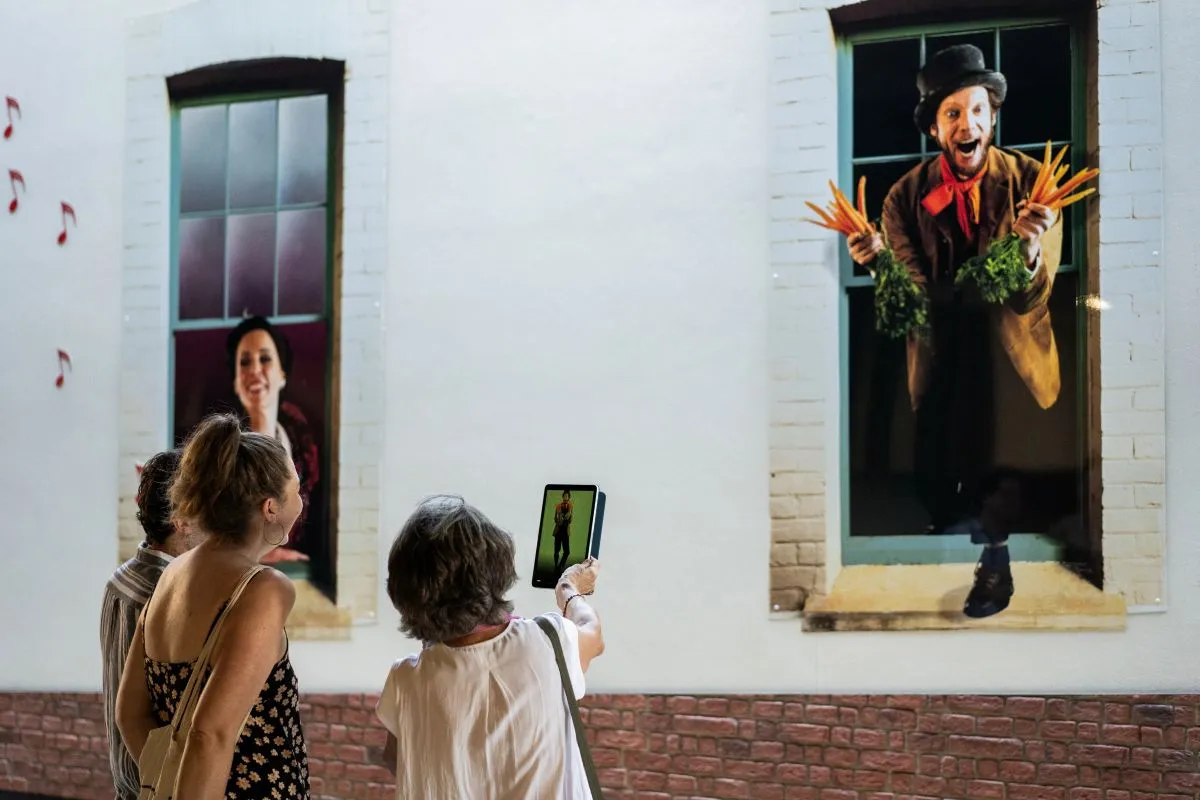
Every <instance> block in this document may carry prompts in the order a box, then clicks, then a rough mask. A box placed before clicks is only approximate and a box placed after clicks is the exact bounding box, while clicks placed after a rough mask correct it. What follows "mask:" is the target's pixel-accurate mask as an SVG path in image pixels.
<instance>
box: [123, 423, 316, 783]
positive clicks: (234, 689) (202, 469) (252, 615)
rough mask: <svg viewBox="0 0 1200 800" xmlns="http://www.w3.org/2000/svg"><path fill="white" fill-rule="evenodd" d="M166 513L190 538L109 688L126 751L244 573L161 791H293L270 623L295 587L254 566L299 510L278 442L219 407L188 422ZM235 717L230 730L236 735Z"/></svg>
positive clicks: (299, 732)
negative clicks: (176, 761) (169, 786)
mask: <svg viewBox="0 0 1200 800" xmlns="http://www.w3.org/2000/svg"><path fill="white" fill-rule="evenodd" d="M170 498H171V504H172V507H173V509H174V513H175V516H176V517H177V518H178V519H179V520H180V522H183V523H186V524H189V525H191V526H193V527H194V528H195V530H196V531H197V532H198V533H199V534H200V535H201V536H203V537H204V538H203V541H202V543H201V544H199V545H198V546H196V547H195V548H193V549H192V550H190V551H189V552H187V553H185V554H183V555H181V556H179V557H178V558H176V559H175V560H174V561H173V562H171V564H170V565H169V566H168V567H167V568H166V569H165V570H164V571H163V574H162V578H161V579H160V580H159V584H158V588H157V589H156V590H155V593H154V596H153V597H152V598H151V600H150V602H149V603H148V604H147V605H146V608H145V610H144V612H143V614H142V617H141V618H140V619H139V620H138V625H137V628H136V630H135V633H134V638H133V644H132V645H131V646H130V649H129V655H128V658H127V660H126V663H125V670H124V673H123V675H122V677H121V685H120V689H119V691H118V695H117V724H118V727H119V728H120V731H121V736H122V738H123V739H124V741H125V744H126V746H127V747H128V749H129V751H130V752H131V753H139V754H140V753H141V752H142V748H143V747H144V746H145V744H146V739H147V737H148V736H149V734H150V731H151V730H152V729H154V728H157V727H160V726H162V725H165V724H167V723H169V722H170V721H171V719H172V716H173V715H174V713H175V709H176V705H177V703H178V702H179V699H180V696H181V695H182V693H183V689H184V686H186V685H187V681H188V678H189V676H190V674H191V668H192V665H193V664H195V662H196V660H197V658H198V656H199V654H200V652H201V651H202V650H203V648H204V644H205V641H206V640H207V638H208V634H209V633H210V632H211V630H212V627H213V625H214V624H215V622H216V620H217V618H218V617H219V616H220V614H221V612H222V611H224V610H225V606H226V605H227V604H228V601H229V599H230V597H231V595H232V594H233V592H234V590H235V588H236V587H237V586H238V585H239V584H240V583H241V582H242V580H243V579H244V578H247V577H249V583H248V584H247V585H246V587H245V590H244V592H243V593H242V595H241V597H240V599H239V600H238V601H237V602H236V603H235V604H233V605H232V606H231V607H230V608H229V611H228V614H227V615H226V617H225V620H224V622H223V623H222V628H221V631H220V636H219V637H218V639H217V640H216V644H215V647H214V650H213V653H212V656H211V658H210V660H209V671H208V672H207V674H206V675H205V676H201V683H200V686H199V691H200V695H199V702H198V704H197V706H196V711H195V716H194V717H193V721H192V727H191V731H190V733H189V735H188V739H187V742H186V746H185V748H184V751H183V760H182V763H181V764H180V769H179V778H178V783H177V784H176V786H175V791H174V795H173V796H174V798H175V800H191V798H213V799H214V800H216V799H217V798H228V800H250V799H253V800H258V799H259V798H261V800H267V799H268V798H270V799H271V800H280V798H296V797H300V798H307V797H308V794H309V782H308V757H307V747H306V745H305V740H304V732H303V729H302V728H301V725H300V698H299V692H298V688H297V682H296V676H295V673H294V672H293V670H292V665H291V661H290V659H289V657H288V641H287V634H286V633H285V631H284V623H285V622H286V620H287V618H288V614H289V613H290V612H291V610H292V606H293V604H294V603H295V589H294V588H293V586H292V583H291V581H290V580H289V579H288V578H287V577H286V576H284V575H283V574H282V573H280V572H277V571H276V570H274V569H271V568H269V567H264V566H262V565H261V563H260V562H261V561H262V560H263V557H264V556H265V555H267V554H268V553H270V552H271V551H272V550H274V549H275V548H276V547H278V546H279V545H281V544H282V543H283V542H284V541H285V540H286V538H287V533H288V531H289V530H291V528H292V525H293V524H294V523H295V521H296V519H297V518H298V517H299V516H300V513H301V511H302V510H303V500H302V499H301V497H300V482H299V479H298V478H297V476H296V469H295V467H294V466H293V464H292V461H291V459H290V458H288V454H287V451H286V450H285V449H284V447H283V445H282V444H280V442H279V441H278V440H277V439H275V438H274V437H271V436H265V435H263V434H260V433H255V432H253V431H246V430H243V429H242V426H241V423H240V421H239V420H238V418H237V416H235V415H233V414H218V415H212V416H209V417H207V418H206V419H204V420H203V421H202V422H201V423H200V424H199V425H198V426H197V427H196V429H195V430H194V431H193V433H192V435H191V437H190V438H189V439H188V442H187V444H186V446H185V447H184V449H183V455H182V458H181V460H180V464H179V469H178V472H177V474H176V477H175V481H174V483H173V484H172V486H171V489H170ZM243 722H244V723H245V727H244V729H242V732H241V734H240V736H239V734H238V731H239V729H240V728H242V725H243Z"/></svg>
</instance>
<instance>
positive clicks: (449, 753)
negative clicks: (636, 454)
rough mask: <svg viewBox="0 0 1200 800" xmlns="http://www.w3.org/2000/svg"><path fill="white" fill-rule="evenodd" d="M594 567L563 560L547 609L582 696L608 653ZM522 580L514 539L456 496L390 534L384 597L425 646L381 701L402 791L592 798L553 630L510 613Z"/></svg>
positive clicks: (399, 667) (396, 673)
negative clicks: (591, 670) (590, 599)
mask: <svg viewBox="0 0 1200 800" xmlns="http://www.w3.org/2000/svg"><path fill="white" fill-rule="evenodd" d="M599 569H600V565H599V563H598V562H597V561H596V560H595V559H592V558H589V559H587V560H586V561H584V562H583V563H581V564H576V565H574V566H572V567H570V568H569V569H567V570H566V571H565V572H564V573H563V575H562V577H561V578H560V579H559V583H558V586H557V588H556V589H555V597H556V599H557V601H558V608H559V610H560V611H561V612H562V613H561V615H560V614H554V613H551V614H546V615H544V618H545V619H547V620H548V621H549V622H550V623H551V624H552V626H553V628H554V630H555V631H556V633H557V635H558V640H559V643H560V646H561V649H562V651H563V656H564V657H565V661H566V666H567V672H568V674H569V676H570V680H571V685H572V689H573V691H574V695H575V697H576V698H581V697H583V695H584V688H585V687H584V673H585V672H586V671H587V668H588V665H589V664H590V663H591V661H592V659H593V658H596V657H597V656H599V655H600V654H601V653H603V652H604V636H603V634H602V633H601V630H600V619H599V617H597V616H596V612H595V611H593V610H592V608H591V606H589V605H588V603H587V602H586V600H585V599H584V597H583V595H585V594H591V592H592V591H593V589H594V588H595V584H596V577H597V574H598V572H599ZM516 580H517V572H516V567H515V548H514V546H513V540H512V537H511V536H509V534H508V533H506V532H505V531H503V530H501V529H500V528H499V527H497V526H496V525H495V524H493V523H492V521H491V520H489V519H488V518H487V517H486V516H484V515H483V514H482V513H481V512H480V511H479V510H478V509H476V508H474V507H472V506H470V505H468V504H467V503H466V502H464V501H463V500H462V498H459V497H452V496H438V497H434V498H431V499H429V500H426V501H425V502H423V503H421V504H420V505H419V506H418V507H417V509H416V511H414V512H413V514H412V516H410V517H409V519H408V521H407V522H406V523H405V525H404V527H403V528H402V529H401V531H400V533H399V534H398V535H397V537H396V540H395V542H394V543H393V544H392V549H391V552H390V553H389V555H388V577H387V592H388V596H389V597H390V598H391V600H392V604H393V605H394V606H395V607H396V610H397V611H399V612H400V629H401V630H402V631H403V632H404V633H406V634H408V635H409V636H411V637H413V638H415V639H417V640H419V641H421V642H423V643H424V647H423V649H422V650H421V652H420V653H418V654H415V655H411V656H409V657H408V658H404V659H401V660H399V661H397V662H395V664H393V665H392V668H391V670H390V672H389V673H388V676H387V681H386V683H385V684H384V687H383V691H382V693H381V694H380V698H379V704H378V706H377V707H376V714H377V715H378V717H379V719H380V720H381V721H382V722H383V724H384V726H385V727H386V728H387V730H388V741H387V746H386V748H385V759H387V760H388V761H389V762H390V763H389V767H391V768H392V769H393V770H394V771H395V773H396V797H397V798H411V797H427V798H465V797H492V798H534V797H537V798H542V797H553V798H561V800H579V799H580V798H590V797H591V794H590V791H589V789H588V784H587V780H586V777H585V773H584V766H583V762H582V758H581V755H580V752H579V747H578V743H577V740H576V737H575V731H574V730H573V729H572V721H571V716H570V712H569V707H568V705H567V702H566V695H565V690H564V687H563V680H562V677H561V676H560V674H559V669H558V665H557V661H556V657H555V653H554V649H553V645H552V643H551V640H550V638H549V637H548V636H547V635H546V633H545V632H544V631H543V630H542V629H541V628H540V627H539V626H538V624H537V622H536V621H535V620H531V619H521V618H518V617H514V616H512V614H511V611H512V607H513V606H512V603H511V602H510V601H509V600H508V599H507V594H508V592H509V590H510V589H512V587H513V584H514V583H516ZM597 800H598V798H597Z"/></svg>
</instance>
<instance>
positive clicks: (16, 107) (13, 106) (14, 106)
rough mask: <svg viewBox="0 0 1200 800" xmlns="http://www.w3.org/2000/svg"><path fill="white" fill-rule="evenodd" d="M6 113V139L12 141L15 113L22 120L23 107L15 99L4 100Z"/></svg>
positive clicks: (7, 98)
mask: <svg viewBox="0 0 1200 800" xmlns="http://www.w3.org/2000/svg"><path fill="white" fill-rule="evenodd" d="M4 105H5V111H6V112H7V113H8V127H7V128H5V129H4V138H5V139H11V138H12V135H13V112H14V111H15V112H17V119H20V118H21V105H20V104H19V103H18V102H17V99H16V98H15V97H6V98H4Z"/></svg>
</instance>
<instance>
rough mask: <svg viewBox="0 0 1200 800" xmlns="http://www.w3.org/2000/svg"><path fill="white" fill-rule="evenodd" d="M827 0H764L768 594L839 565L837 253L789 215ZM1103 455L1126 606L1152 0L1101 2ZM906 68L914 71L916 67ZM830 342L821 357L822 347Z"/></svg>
mask: <svg viewBox="0 0 1200 800" xmlns="http://www.w3.org/2000/svg"><path fill="white" fill-rule="evenodd" d="M844 5H849V3H846V2H829V0H773V2H772V4H771V6H772V14H771V20H772V22H771V33H772V36H771V42H770V55H771V58H772V70H771V80H772V108H771V128H772V145H771V146H772V162H771V179H770V190H771V203H770V209H771V225H770V236H771V254H772V273H773V275H774V292H773V293H772V294H773V297H772V302H771V309H770V314H771V358H772V364H771V370H772V395H773V397H772V414H771V426H772V429H771V438H770V447H771V453H770V467H771V472H772V479H771V496H770V508H771V515H772V518H773V526H772V540H773V543H774V544H773V547H772V551H771V574H772V597H771V601H772V603H773V604H778V605H780V606H782V607H784V608H787V607H789V606H788V604H789V603H792V602H794V601H796V600H797V599H798V598H799V597H801V595H802V594H804V593H811V592H814V591H815V592H822V591H824V590H825V589H826V588H827V586H828V583H827V577H828V578H829V579H832V578H833V577H834V576H835V575H836V573H837V570H838V569H839V568H840V564H837V563H832V562H831V563H828V564H827V563H826V553H827V552H829V551H831V550H833V551H834V552H836V548H831V547H829V545H830V544H831V543H836V542H837V541H838V539H839V537H840V535H841V532H840V526H841V521H840V518H838V514H839V512H838V509H837V505H838V501H837V498H839V497H840V496H841V492H842V491H843V487H842V486H841V485H840V473H839V472H838V471H837V468H836V465H837V463H838V461H839V458H838V457H837V456H838V455H839V454H838V453H837V448H838V447H840V444H839V441H838V430H837V426H838V409H839V404H840V396H839V392H840V388H839V383H838V379H839V373H838V369H839V367H838V363H837V360H836V351H837V335H838V317H837V315H838V304H839V296H838V291H839V289H838V282H837V249H838V248H840V247H841V246H842V242H841V240H840V239H839V238H838V237H837V236H835V235H833V234H827V233H826V232H824V231H822V230H821V229H819V228H816V227H814V226H811V225H808V224H807V223H804V222H801V221H800V218H801V217H806V216H809V212H808V210H807V209H806V208H805V206H804V201H805V200H811V201H814V202H817V203H818V204H824V203H825V202H826V200H827V196H828V192H829V190H828V186H827V182H828V181H829V180H831V179H832V180H836V179H837V166H838V161H837V159H838V153H837V92H838V86H837V85H836V76H837V72H836V58H835V52H834V37H833V31H832V29H831V26H830V22H829V17H828V12H827V9H828V8H831V7H833V6H844ZM1097 23H1098V33H1099V35H1098V39H1099V47H1098V54H1097V64H1096V69H1097V73H1098V75H1099V78H1098V80H1097V95H1098V100H1099V113H1098V115H1097V116H1098V125H1099V130H1098V140H1099V149H1098V153H1097V158H1098V166H1099V167H1100V169H1101V170H1102V175H1101V177H1100V180H1099V188H1100V196H1101V197H1100V202H1099V220H1098V224H1097V226H1096V230H1097V231H1098V235H1099V239H1100V264H1099V268H1100V292H1101V294H1102V296H1103V298H1104V300H1105V301H1107V303H1108V307H1107V309H1106V310H1104V311H1103V312H1102V315H1101V329H1102V339H1101V347H1100V350H1101V396H1100V405H1101V427H1102V439H1101V450H1102V454H1103V459H1104V462H1103V485H1104V495H1103V504H1104V517H1103V524H1104V530H1105V534H1104V536H1105V538H1104V548H1105V574H1106V582H1107V586H1108V589H1109V590H1110V591H1114V592H1119V593H1121V594H1123V595H1124V596H1125V598H1126V599H1127V601H1128V602H1129V603H1131V604H1139V605H1141V604H1155V603H1160V602H1162V601H1163V597H1164V594H1163V585H1162V582H1163V572H1164V571H1163V569H1162V552H1163V542H1162V537H1163V520H1164V511H1163V507H1164V502H1165V486H1164V480H1165V442H1166V436H1165V433H1166V431H1165V413H1164V411H1163V398H1164V395H1163V387H1164V377H1163V364H1164V348H1163V341H1164V339H1163V317H1162V308H1163V296H1162V286H1163V282H1162V263H1161V258H1160V251H1161V240H1162V231H1161V215H1162V205H1163V200H1162V191H1163V190H1162V165H1161V162H1160V152H1161V142H1162V102H1161V79H1160V66H1159V42H1160V35H1159V23H1158V0H1108V2H1106V3H1105V4H1104V5H1103V7H1101V8H1100V9H1099V10H1098V19H1097ZM914 78H915V76H914ZM831 352H832V354H833V357H831V355H830V354H831Z"/></svg>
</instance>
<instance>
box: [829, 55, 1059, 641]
mask: <svg viewBox="0 0 1200 800" xmlns="http://www.w3.org/2000/svg"><path fill="white" fill-rule="evenodd" d="M917 89H918V91H919V93H920V101H919V102H918V103H917V106H916V109H915V110H914V112H913V121H914V123H915V124H916V126H917V129H918V130H919V131H920V132H921V133H922V134H924V135H926V136H928V137H930V139H932V140H933V141H934V142H936V144H937V147H938V150H939V152H938V154H937V155H936V156H933V157H931V158H929V159H927V160H925V161H924V162H922V163H921V164H918V165H917V166H915V167H913V169H911V170H910V171H909V172H908V173H907V174H905V175H904V176H903V177H901V178H900V179H899V180H898V181H897V182H896V184H895V185H894V186H892V188H891V190H890V191H889V192H888V194H887V198H886V199H885V201H884V206H883V217H882V236H881V235H880V234H873V235H866V234H861V235H857V236H853V237H851V238H849V239H848V240H847V244H848V247H849V249H850V255H851V257H852V258H853V259H854V261H855V262H856V263H857V264H859V265H862V266H864V267H866V268H867V269H871V264H872V262H873V261H874V260H875V257H876V256H877V255H878V254H879V252H880V251H881V250H882V249H883V246H884V237H886V241H887V243H888V244H889V245H890V246H891V248H892V250H893V252H894V253H895V255H896V257H897V259H899V260H900V261H901V262H903V263H904V264H905V265H906V266H907V268H908V270H909V272H910V273H911V274H912V276H913V278H914V280H915V281H916V282H917V284H918V285H919V286H921V287H922V288H923V289H924V290H925V292H926V293H927V295H928V297H929V300H930V326H931V331H930V335H929V336H928V337H925V338H922V337H918V336H916V335H915V334H914V335H910V336H909V338H908V341H907V342H906V346H907V366H908V392H909V399H910V401H911V405H912V409H913V412H914V413H915V415H916V420H915V422H916V446H915V452H914V465H913V466H914V475H915V478H916V482H917V491H918V493H919V495H920V497H921V500H922V502H923V504H924V505H925V507H926V509H927V510H928V512H929V514H930V526H929V531H930V532H931V533H941V532H946V531H947V530H948V529H950V530H951V531H952V530H954V529H956V528H957V529H959V530H961V529H962V528H961V527H960V526H958V525H956V523H958V522H960V521H961V519H962V516H963V515H964V513H966V512H967V509H968V505H969V499H970V497H971V494H972V492H973V491H976V490H978V489H982V488H983V483H984V481H985V480H986V478H985V476H984V475H983V472H984V471H985V470H986V469H987V468H988V466H989V464H988V462H989V461H990V459H991V457H990V449H991V445H990V443H991V439H992V437H993V435H994V422H993V419H992V415H991V413H990V409H991V407H992V405H993V403H994V402H995V401H994V397H993V393H992V392H991V391H990V381H991V374H992V371H991V370H992V365H991V363H990V359H989V358H988V357H987V354H988V353H989V351H990V350H989V348H990V340H989V339H990V336H991V335H992V332H994V333H995V335H997V336H998V337H999V341H1000V344H1001V346H1002V349H1003V351H1004V352H1005V353H1006V354H1007V356H1008V361H1009V362H1010V363H1011V365H1012V367H1013V369H1015V370H1016V372H1017V374H1018V375H1019V376H1020V377H1021V379H1022V381H1023V382H1024V384H1025V386H1026V388H1027V389H1028V391H1029V392H1030V394H1031V395H1032V396H1033V399H1034V400H1035V401H1036V402H1037V405H1038V406H1039V407H1040V408H1042V409H1046V408H1049V407H1050V406H1052V405H1053V404H1054V403H1055V401H1056V400H1057V399H1058V394H1059V390H1060V388H1061V381H1060V375H1059V364H1058V349H1057V345H1056V344H1055V340H1054V332H1053V330H1052V329H1051V327H1050V311H1049V308H1048V307H1047V301H1048V300H1049V298H1050V292H1051V289H1052V288H1053V284H1054V276H1055V272H1056V271H1057V269H1058V265H1059V259H1060V256H1061V251H1062V235H1063V234H1062V220H1061V218H1060V217H1059V216H1058V215H1057V214H1056V213H1055V212H1054V211H1052V210H1051V209H1049V208H1047V207H1046V206H1043V205H1038V204H1031V203H1028V202H1026V201H1025V200H1024V199H1023V198H1024V197H1027V196H1028V195H1029V192H1030V191H1031V190H1032V188H1033V185H1034V182H1035V180H1036V179H1037V174H1038V171H1039V169H1040V166H1041V164H1040V162H1039V161H1037V160H1036V159H1033V158H1030V157H1029V156H1026V155H1024V154H1022V153H1019V152H1015V151H1008V150H1003V149H1001V148H999V147H995V146H993V143H992V140H993V137H994V132H995V126H996V115H997V112H998V111H999V110H1000V107H1001V105H1002V104H1003V103H1004V100H1005V96H1006V95H1007V92H1008V84H1007V81H1006V80H1005V78H1004V76H1003V75H1002V74H1000V73H999V72H995V71H992V70H989V69H988V68H987V66H986V65H985V63H984V59H983V53H982V52H981V51H980V50H979V48H977V47H974V46H972V45H955V46H952V47H947V48H946V49H944V50H941V51H939V52H937V53H935V54H934V56H933V57H932V58H931V59H929V61H928V62H927V63H926V64H925V66H924V67H923V68H922V69H921V71H920V73H919V74H918V75H917ZM1013 232H1015V233H1016V234H1018V235H1019V236H1020V238H1021V253H1022V255H1023V256H1024V257H1025V264H1026V268H1027V269H1028V270H1029V272H1030V275H1031V280H1030V282H1029V285H1028V288H1027V289H1025V290H1024V291H1023V292H1019V293H1017V294H1015V295H1013V296H1012V297H1010V298H1009V299H1008V300H1007V301H1006V302H1005V303H1003V304H1001V305H992V304H987V303H985V302H984V301H983V299H982V298H981V297H980V296H979V292H978V290H977V289H975V288H974V287H973V286H964V287H956V286H955V285H954V276H955V273H956V272H957V270H958V268H959V267H960V266H961V265H962V264H963V263H964V262H965V261H966V260H967V259H969V258H971V257H972V256H975V255H980V254H982V253H984V252H985V251H986V250H987V247H988V244H989V243H990V242H991V241H992V240H994V239H998V238H1001V237H1003V236H1005V235H1007V234H1009V233H1013ZM980 499H981V500H982V498H980ZM952 526H953V527H952ZM972 527H973V528H974V529H975V531H976V532H975V533H973V535H972V541H974V542H976V543H977V544H983V545H984V549H983V553H982V556H981V557H980V560H979V563H978V564H977V565H976V568H975V583H974V586H973V587H972V589H971V592H970V594H969V595H968V597H967V600H966V603H965V604H964V609H963V611H964V613H965V614H967V615H968V616H971V617H985V616H990V615H992V614H996V613H998V612H1000V611H1003V610H1004V609H1005V608H1007V607H1008V604H1009V600H1010V599H1011V597H1012V594H1013V582H1012V571H1011V569H1010V567H1009V555H1008V546H1007V545H1008V534H1009V533H1010V531H1009V530H1007V529H991V528H995V527H997V526H992V525H984V526H979V525H975V526H972Z"/></svg>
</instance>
